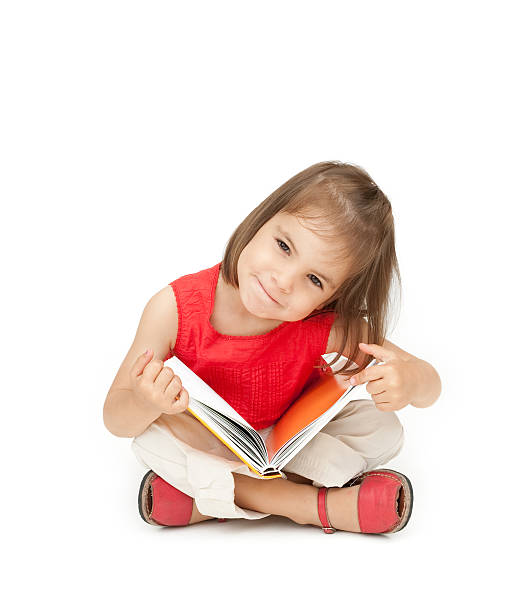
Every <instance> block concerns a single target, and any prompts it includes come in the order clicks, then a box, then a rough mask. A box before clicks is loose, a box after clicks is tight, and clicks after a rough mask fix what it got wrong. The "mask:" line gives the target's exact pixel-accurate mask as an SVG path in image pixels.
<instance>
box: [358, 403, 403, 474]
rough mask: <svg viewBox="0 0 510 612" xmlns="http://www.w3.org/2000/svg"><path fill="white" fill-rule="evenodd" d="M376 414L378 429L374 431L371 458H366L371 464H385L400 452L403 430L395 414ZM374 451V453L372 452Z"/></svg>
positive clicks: (380, 412) (381, 412) (379, 412)
mask: <svg viewBox="0 0 510 612" xmlns="http://www.w3.org/2000/svg"><path fill="white" fill-rule="evenodd" d="M376 410H377V412H378V416H377V421H378V427H377V428H376V429H375V430H374V432H373V434H372V436H373V439H372V442H373V444H374V446H373V448H372V452H371V453H370V455H371V457H367V459H369V460H370V462H371V463H374V464H381V463H386V462H387V461H389V460H390V459H392V458H393V457H395V456H396V455H398V453H399V452H400V450H401V448H402V446H403V444H404V428H403V427H402V423H401V422H400V420H399V418H398V417H397V415H396V414H395V412H383V411H381V410H379V409H378V408H376ZM374 451H376V452H374Z"/></svg>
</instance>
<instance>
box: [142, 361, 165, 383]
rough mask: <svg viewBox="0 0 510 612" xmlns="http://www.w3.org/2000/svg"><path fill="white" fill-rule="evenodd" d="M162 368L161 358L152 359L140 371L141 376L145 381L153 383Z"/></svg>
mask: <svg viewBox="0 0 510 612" xmlns="http://www.w3.org/2000/svg"><path fill="white" fill-rule="evenodd" d="M162 369H163V362H162V361H161V359H152V361H151V362H150V363H148V364H147V365H146V366H145V369H144V371H143V372H142V377H143V378H144V379H145V380H146V381H149V382H151V383H153V382H154V381H155V380H156V378H157V377H158V374H159V373H160V372H161V370H162ZM172 375H173V372H172Z"/></svg>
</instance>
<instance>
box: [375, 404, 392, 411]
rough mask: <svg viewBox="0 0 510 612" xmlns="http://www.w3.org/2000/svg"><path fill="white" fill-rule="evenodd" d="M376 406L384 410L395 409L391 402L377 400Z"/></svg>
mask: <svg viewBox="0 0 510 612" xmlns="http://www.w3.org/2000/svg"><path fill="white" fill-rule="evenodd" d="M375 407H376V408H377V409H378V410H381V411H382V412H390V411H391V410H393V408H392V406H391V404H390V402H375Z"/></svg>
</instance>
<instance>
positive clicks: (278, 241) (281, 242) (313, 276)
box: [275, 238, 322, 289]
mask: <svg viewBox="0 0 510 612" xmlns="http://www.w3.org/2000/svg"><path fill="white" fill-rule="evenodd" d="M275 240H276V242H277V243H278V246H279V247H280V249H281V250H282V251H283V252H284V253H287V254H288V255H289V254H290V249H289V247H288V245H287V244H286V243H285V242H283V240H280V239H279V238H275ZM282 244H283V246H284V247H286V248H287V249H289V250H288V251H286V250H285V248H283V247H282ZM309 276H310V280H312V278H314V279H315V280H316V281H317V283H319V284H317V283H315V282H314V281H313V280H312V284H313V285H315V286H316V287H319V289H322V283H321V281H320V280H319V279H318V278H317V277H316V276H315V274H310V275H309Z"/></svg>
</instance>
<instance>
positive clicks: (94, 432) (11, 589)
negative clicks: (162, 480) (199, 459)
mask: <svg viewBox="0 0 510 612" xmlns="http://www.w3.org/2000/svg"><path fill="white" fill-rule="evenodd" d="M1 7H2V8H1V9H0V52H1V67H0V71H1V72H0V81H1V87H2V94H1V96H0V104H1V106H2V108H1V114H0V121H1V135H0V141H1V142H0V147H1V160H0V161H1V174H2V179H1V204H2V223H1V231H2V240H1V247H0V248H1V249H2V288H3V290H4V291H3V295H4V297H3V300H2V318H1V320H2V328H3V329H2V339H3V342H2V351H1V353H2V363H1V368H2V374H3V376H2V395H1V401H2V417H3V420H2V433H3V439H2V444H1V445H0V447H1V450H2V457H3V461H2V468H3V477H2V484H3V493H4V495H3V498H4V501H3V503H2V514H3V518H2V529H3V531H4V534H3V536H2V549H3V553H4V555H3V556H4V559H5V560H7V563H8V566H9V570H8V574H7V575H6V574H5V573H4V580H5V581H6V584H7V586H6V588H5V587H4V589H3V590H2V597H3V598H6V599H10V602H9V607H8V608H6V609H9V610H18V609H19V610H26V609H29V607H31V608H34V609H35V608H38V609H50V608H51V609H57V610H64V609H76V610H89V609H90V608H91V607H92V606H94V607H96V608H98V609H101V610H106V609H111V610H113V609H115V610H137V611H139V610H141V609H177V606H179V609H194V608H195V607H198V606H203V609H206V610H208V609H215V608H216V607H217V606H218V605H219V603H220V602H223V603H222V606H221V607H222V608H223V609H227V610H238V609H248V610H252V609H253V610H255V609H257V610H261V609H267V608H270V609H272V610H279V609H282V610H283V609H284V608H287V607H289V608H290V607H295V608H296V609H306V608H307V607H312V606H313V607H315V608H320V607H322V606H324V607H327V608H329V607H332V608H333V609H347V608H350V609H354V607H355V609H358V610H359V609H361V610H372V609H377V610H396V609H407V608H411V609H414V610H429V609H430V608H431V607H432V606H434V607H435V608H438V609H446V608H447V607H450V606H453V605H456V607H464V608H465V607H466V606H467V607H468V608H469V607H471V606H473V607H477V608H478V607H479V606H482V605H485V606H487V607H488V608H489V609H501V608H502V606H503V600H502V597H503V585H502V580H503V579H504V578H505V574H506V570H507V569H508V567H507V566H506V570H505V564H506V562H505V561H504V562H500V561H499V560H498V558H497V555H498V553H499V552H503V553H505V551H506V550H507V548H508V543H509V542H508V536H507V529H508V515H507V512H508V501H509V496H508V475H507V473H506V463H505V460H506V447H507V438H508V434H507V431H508V426H509V418H508V409H509V401H508V388H507V381H508V365H507V361H508V359H507V356H508V344H509V334H508V323H507V317H508V311H509V300H508V271H507V268H508V263H509V261H508V250H507V249H508V225H507V222H508V205H509V197H508V170H507V168H508V162H509V159H508V140H509V136H510V134H509V129H508V128H509V126H508V108H509V96H508V91H507V89H506V88H507V84H508V64H507V61H506V60H505V56H506V55H507V54H508V52H509V48H508V46H509V45H508V37H507V21H506V20H505V18H504V3H502V2H501V3H499V2H484V3H483V4H482V3H481V2H480V3H474V2H426V3H408V2H357V3H353V2H325V1H315V2H313V3H312V2H298V1H295V0H294V1H293V2H278V1H275V2H265V1H261V2H257V3H249V4H248V3H242V2H223V1H216V2H214V3H212V2H186V3H172V2H128V1H123V2H113V1H107V0H101V1H93V0H88V1H87V2H72V1H67V2H64V1H62V2H55V1H48V2H23V1H21V0H17V1H16V2H3V3H2V5H1ZM330 159H338V160H341V161H347V162H351V163H355V164H358V165H360V166H362V167H363V168H365V169H366V170H367V171H368V172H369V173H370V174H371V176H372V177H373V179H374V180H375V181H376V182H377V183H378V184H379V186H380V187H381V188H382V189H383V191H384V192H385V193H386V194H387V195H388V197H389V198H390V200H391V202H392V206H393V213H394V217H395V222H396V234H397V254H398V258H399V263H400V269H401V274H402V281H403V292H402V303H401V309H400V317H399V319H398V323H397V324H396V326H395V328H394V330H393V331H392V333H391V335H389V339H390V340H392V341H393V342H394V343H396V344H398V345H399V346H401V347H402V348H404V349H405V350H407V351H409V352H411V353H413V354H414V355H416V356H418V357H420V358H422V359H425V360H427V361H429V362H430V363H432V364H433V365H434V367H435V368H436V369H437V371H438V372H439V374H440V376H441V379H442V383H443V391H442V394H441V397H440V398H439V400H438V401H437V402H436V403H435V404H434V405H433V406H431V407H429V408H426V409H416V408H413V407H412V406H408V407H407V408H405V409H403V410H402V411H400V412H399V413H398V416H399V417H400V418H401V420H402V422H403V424H404V426H405V430H406V445H405V447H404V449H403V450H402V452H401V454H400V455H399V456H398V457H397V458H395V459H394V460H393V461H392V462H391V463H390V464H389V467H391V468H394V469H397V470H399V471H402V472H404V473H405V474H407V475H408V476H409V477H410V478H411V480H412V482H413V485H414V490H415V505H414V511H413V515H412V518H411V521H410V522H409V525H408V526H407V527H406V528H405V529H404V530H403V531H402V532H400V533H397V534H394V535H390V536H370V535H360V534H351V533H343V532H337V533H335V534H334V535H331V536H325V535H323V533H322V532H321V530H320V529H318V528H316V527H312V526H306V527H304V526H300V525H296V524H293V523H291V522H290V521H288V520H286V519H284V518H275V517H270V518H267V519H264V520H262V521H243V520H239V521H228V522H227V523H223V524H221V523H217V522H216V521H210V522H208V523H202V524H199V525H195V526H193V527H188V528H177V529H160V528H157V527H152V526H149V525H147V524H146V523H144V522H143V521H142V520H141V518H140V517H139V515H138V509H137V493H138V484H139V482H140V479H141V477H142V476H143V474H144V472H145V470H144V469H143V468H142V466H141V465H140V464H138V462H137V461H136V459H135V457H134V455H133V454H132V453H131V450H130V440H128V439H122V438H116V437H114V436H113V435H111V434H110V433H109V432H108V431H107V430H106V428H105V427H104V425H103V422H102V408H103V402H104V399H105V396H106V393H107V391H108V389H109V386H110V384H111V382H112V380H113V377H114V376H115V374H116V372H117V369H118V367H119V366H120V363H121V361H122V360H123V358H124V356H125V354H126V352H127V350H128V348H129V346H130V345H131V342H132V340H133V337H134V333H135V331H136V327H137V325H138V321H139V317H140V315H141V312H142V310H143V307H144V305H145V304H146V302H147V300H148V299H149V298H150V297H151V296H152V295H153V294H154V293H156V292H157V291H158V290H159V289H161V288H162V287H164V286H165V285H167V284H168V283H169V282H170V281H172V280H174V279H175V278H177V277H179V276H181V275H183V274H187V273H192V272H196V271H199V270H202V269H204V268H206V267H210V266H212V265H213V264H215V263H217V262H218V261H220V260H221V258H222V254H223V249H224V247H225V245H226V243H227V241H228V239H229V237H230V235H231V233H232V232H233V231H234V229H235V228H236V227H237V225H238V224H239V223H240V222H241V221H242V219H244V217H245V216H246V215H247V214H248V213H249V212H250V211H251V210H252V209H253V208H254V207H255V206H257V205H258V204H259V203H260V202H261V201H262V200H263V199H264V198H265V197H267V196H268V195H269V194H270V193H271V192H272V191H273V190H274V189H275V188H277V187H278V186H279V185H280V184H281V183H283V182H284V181H286V180H287V179H288V178H290V177H291V176H293V175H294V174H296V173H297V172H299V171H300V170H302V169H304V168H306V167H308V166H309V165H311V164H313V163H316V162H318V161H325V160H330ZM505 558H506V557H505ZM188 606H189V607H188Z"/></svg>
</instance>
